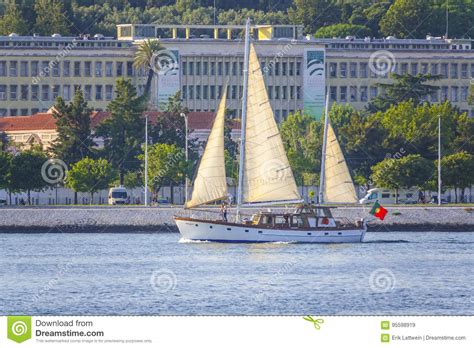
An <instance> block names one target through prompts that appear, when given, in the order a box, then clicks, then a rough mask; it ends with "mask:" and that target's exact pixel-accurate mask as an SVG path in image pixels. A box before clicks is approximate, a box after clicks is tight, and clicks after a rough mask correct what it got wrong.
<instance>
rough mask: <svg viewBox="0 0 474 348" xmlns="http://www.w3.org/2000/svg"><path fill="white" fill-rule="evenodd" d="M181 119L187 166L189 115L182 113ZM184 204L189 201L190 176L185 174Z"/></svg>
mask: <svg viewBox="0 0 474 348" xmlns="http://www.w3.org/2000/svg"><path fill="white" fill-rule="evenodd" d="M180 115H181V117H184V133H185V134H184V159H185V160H186V165H187V163H188V115H186V114H185V113H184V112H182V113H180ZM184 178H185V179H184V202H185V203H186V202H187V201H188V176H187V175H186V173H184Z"/></svg>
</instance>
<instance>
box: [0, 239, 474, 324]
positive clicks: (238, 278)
mask: <svg viewBox="0 0 474 348" xmlns="http://www.w3.org/2000/svg"><path fill="white" fill-rule="evenodd" d="M0 246H1V247H0V315H8V314H30V315H105V314H107V315H205V314H208V315H217V314H221V315H257V314H267V315H269V314H275V315H276V314H280V315H283V314H286V315H290V314H291V315H306V314H316V315H347V314H373V315H375V314H378V315H381V314H385V315H396V314H406V315H415V314H418V315H430V314H431V315H435V314H436V315H439V314H465V315H474V290H473V288H474V272H473V269H474V257H473V246H474V233H441V232H435V233H433V232H432V233H421V232H417V233H415V232H413V233H410V232H404V233H396V232H384V233H367V235H366V243H363V244H340V245H337V244H332V245H317V244H278V243H263V244H221V243H191V242H186V241H180V236H179V234H176V233H155V234H154V233H130V234H128V233H117V234H114V233H104V234H100V233H92V234H89V233H87V234H81V233H77V234H52V233H51V234H39V233H37V234H23V233H13V234H7V233H3V234H0Z"/></svg>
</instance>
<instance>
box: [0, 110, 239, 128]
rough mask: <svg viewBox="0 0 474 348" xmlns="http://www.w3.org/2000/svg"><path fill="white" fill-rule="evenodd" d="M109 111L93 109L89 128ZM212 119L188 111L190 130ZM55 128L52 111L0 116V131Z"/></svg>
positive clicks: (152, 119)
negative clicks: (29, 114)
mask: <svg viewBox="0 0 474 348" xmlns="http://www.w3.org/2000/svg"><path fill="white" fill-rule="evenodd" d="M147 114H148V116H149V118H150V122H151V123H156V119H157V118H158V117H159V116H160V115H162V114H163V113H162V112H157V111H150V112H147ZM109 116H110V113H109V112H107V111H94V112H92V113H91V128H92V129H94V128H96V127H97V126H98V125H99V124H100V123H101V122H103V121H104V120H105V119H107V118H108V117H109ZM213 120H214V113H213V112H190V113H189V114H188V122H189V128H190V129H192V130H209V129H210V128H211V126H212V122H213ZM231 126H232V129H238V128H239V127H240V123H239V122H238V121H235V120H233V121H232V124H231ZM45 130H51V131H54V130H56V120H55V119H54V117H53V114H52V113H47V112H42V113H36V114H34V115H32V116H8V117H0V131H5V132H15V131H45Z"/></svg>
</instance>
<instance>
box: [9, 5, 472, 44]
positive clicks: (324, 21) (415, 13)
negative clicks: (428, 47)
mask: <svg viewBox="0 0 474 348" xmlns="http://www.w3.org/2000/svg"><path fill="white" fill-rule="evenodd" d="M10 3H12V4H14V5H15V6H16V9H15V6H10V7H9V6H8V5H7V6H3V7H2V6H1V4H0V15H3V16H4V17H3V18H2V19H0V33H1V34H4V35H8V34H9V33H10V32H12V31H14V32H17V33H19V34H23V33H25V34H26V33H31V32H37V33H40V34H44V35H51V34H53V33H54V32H58V33H60V34H63V35H65V34H67V33H69V32H70V33H72V34H81V33H84V32H87V33H101V34H104V35H107V36H115V33H116V25H117V24H120V23H137V24H143V23H160V24H183V23H184V24H213V23H214V8H213V6H214V3H215V5H216V11H215V15H216V16H215V22H216V24H221V25H225V24H244V23H245V19H246V18H247V17H250V18H252V20H253V21H254V22H255V23H256V24H288V23H292V24H302V25H304V33H305V34H314V33H316V32H318V30H319V29H321V28H323V31H322V32H323V33H325V34H324V36H327V35H331V36H330V37H332V36H334V33H335V31H334V30H336V29H337V31H336V33H337V34H336V35H341V36H342V35H343V34H346V33H350V34H348V35H355V36H362V34H364V36H365V35H367V36H369V35H370V36H374V37H382V36H389V35H393V36H396V37H399V38H419V39H422V38H424V37H425V36H426V35H427V34H431V35H433V36H442V35H445V34H446V16H445V12H446V9H447V8H448V10H449V36H450V37H458V38H460V37H466V38H467V37H473V36H474V0H449V1H448V0H440V1H428V0H388V1H372V0H352V1H340V0H282V1H278V2H275V1H268V0H265V1H250V0H239V1H237V0H231V1H229V0H217V1H215V2H214V1H213V0H200V1H198V0H175V1H164V0H134V1H122V0H104V1H91V0H75V1H72V0H65V1H58V0H11V1H10ZM48 21H49V22H48ZM2 23H3V26H2ZM334 25H336V27H333V26H334ZM348 26H350V27H348ZM356 26H363V27H364V29H362V27H359V28H358V27H356ZM344 27H345V28H346V29H344V30H345V31H344V30H342V28H344ZM348 28H349V29H348ZM356 28H358V29H356ZM347 30H349V31H347ZM354 30H355V31H354ZM317 35H318V36H319V35H321V32H320V33H319V34H317Z"/></svg>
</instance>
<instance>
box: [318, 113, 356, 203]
mask: <svg viewBox="0 0 474 348" xmlns="http://www.w3.org/2000/svg"><path fill="white" fill-rule="evenodd" d="M326 142H327V144H326V164H325V168H324V169H325V170H324V183H325V184H324V190H323V194H324V202H326V203H357V194H356V191H355V187H354V183H353V182H352V177H351V174H350V173H349V168H348V167H347V164H346V160H345V159H344V155H343V154H342V150H341V146H340V145H339V142H338V141H337V138H336V133H335V132H334V129H333V128H332V126H331V122H329V123H328V128H327V138H326Z"/></svg>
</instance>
